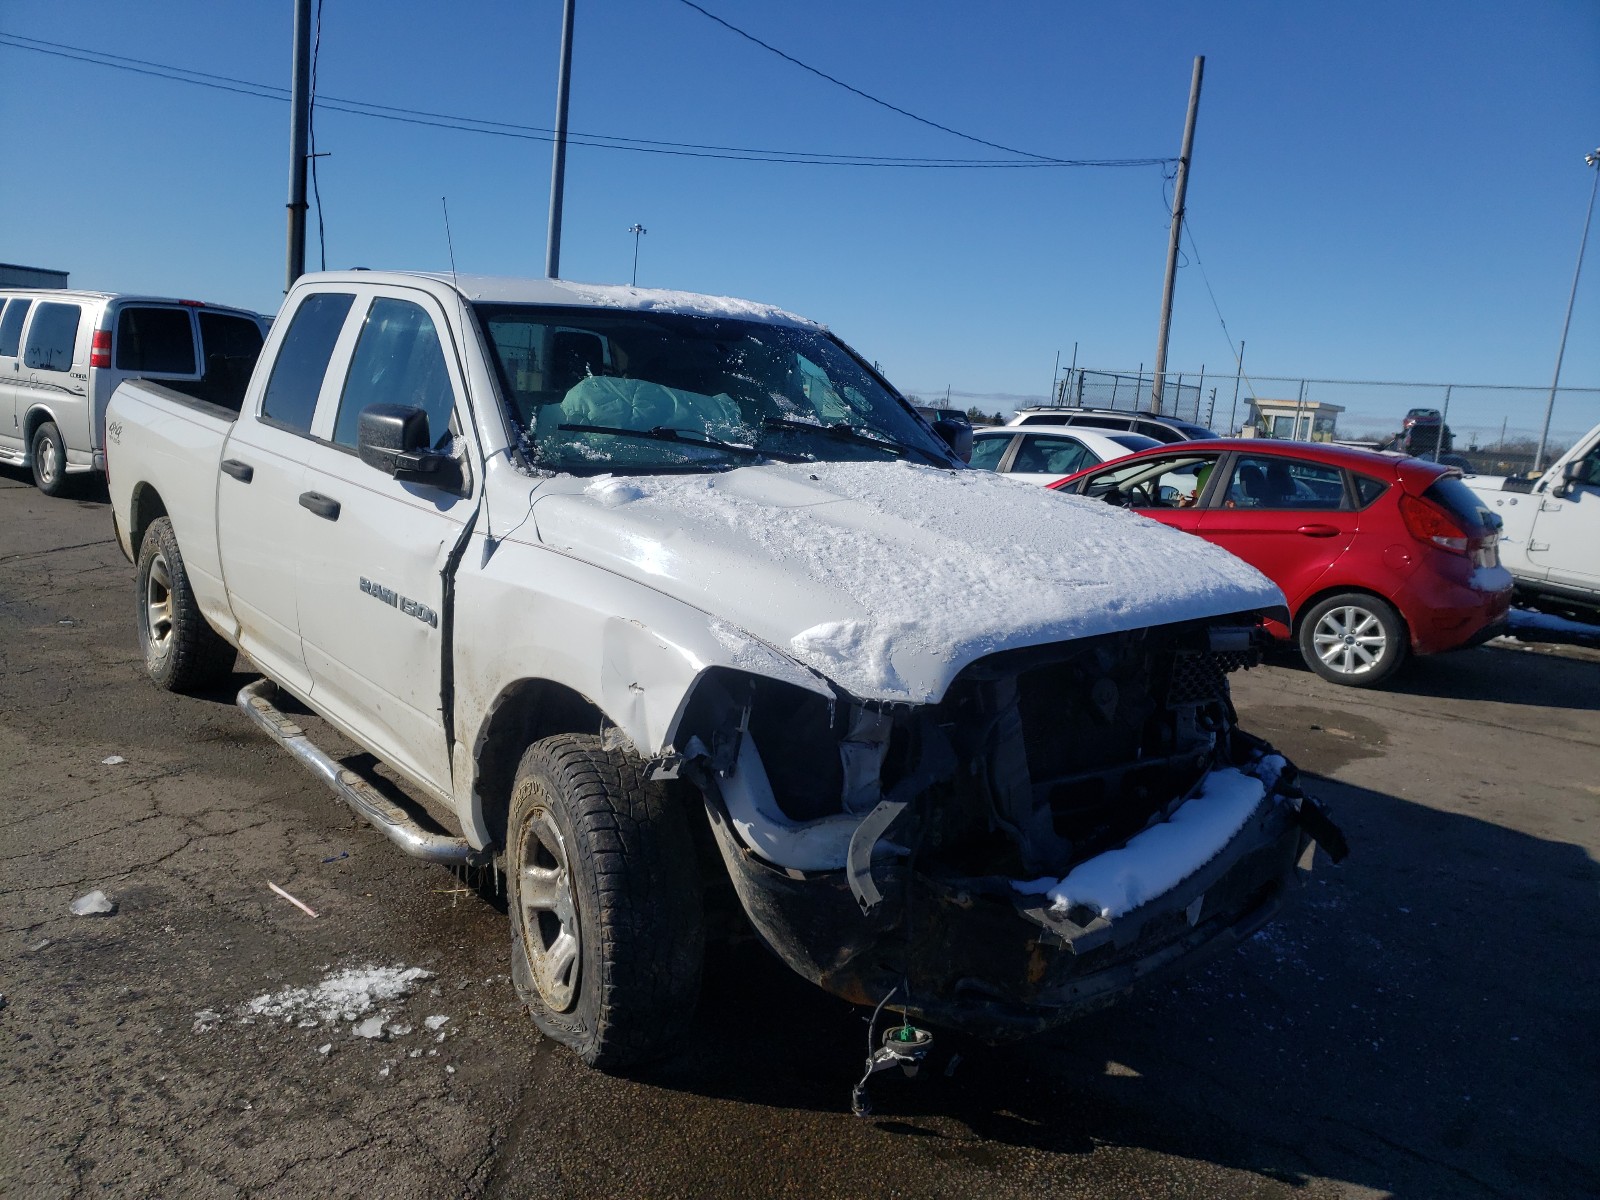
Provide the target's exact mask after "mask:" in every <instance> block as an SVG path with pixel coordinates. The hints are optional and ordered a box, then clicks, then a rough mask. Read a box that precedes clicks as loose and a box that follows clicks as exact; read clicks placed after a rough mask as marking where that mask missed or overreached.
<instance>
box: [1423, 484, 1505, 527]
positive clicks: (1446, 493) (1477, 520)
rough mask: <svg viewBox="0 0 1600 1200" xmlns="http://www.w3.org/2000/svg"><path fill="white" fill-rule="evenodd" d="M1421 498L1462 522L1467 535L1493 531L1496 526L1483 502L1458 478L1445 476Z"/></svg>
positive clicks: (1492, 516)
mask: <svg viewBox="0 0 1600 1200" xmlns="http://www.w3.org/2000/svg"><path fill="white" fill-rule="evenodd" d="M1422 498H1423V499H1424V500H1431V501H1433V503H1435V504H1437V505H1438V506H1439V507H1440V508H1442V509H1444V510H1445V511H1446V512H1447V513H1449V514H1450V515H1451V516H1453V517H1455V518H1456V519H1457V520H1458V521H1461V522H1463V523H1464V524H1465V525H1466V526H1467V527H1468V529H1467V532H1469V533H1473V532H1476V531H1481V530H1488V529H1493V528H1494V527H1495V525H1496V522H1495V520H1494V515H1493V514H1492V513H1491V512H1490V511H1489V510H1488V509H1487V508H1485V507H1484V505H1483V501H1481V500H1479V499H1478V497H1477V496H1476V495H1475V494H1474V493H1473V491H1472V489H1471V488H1469V487H1468V486H1467V485H1466V484H1464V483H1462V482H1461V479H1460V477H1459V476H1456V475H1446V476H1444V477H1443V478H1442V479H1439V480H1437V481H1435V482H1434V484H1433V485H1432V486H1431V487H1430V488H1428V490H1427V491H1425V492H1423V493H1422Z"/></svg>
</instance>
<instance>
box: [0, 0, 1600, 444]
mask: <svg viewBox="0 0 1600 1200" xmlns="http://www.w3.org/2000/svg"><path fill="white" fill-rule="evenodd" d="M703 2H704V5H705V7H706V8H708V9H710V10H711V11H712V12H714V13H717V14H718V15H720V16H722V17H724V18H725V19H727V20H728V21H730V22H732V23H734V24H737V25H739V26H741V27H742V28H744V29H747V30H748V31H750V32H751V33H753V34H755V35H757V36H759V37H761V38H763V39H764V40H766V41H768V42H771V43H773V44H774V45H777V46H779V47H781V48H782V49H784V50H785V51H787V52H788V53H790V54H792V55H794V56H795V57H797V58H800V59H802V60H804V61H806V62H808V63H810V64H812V65H814V66H816V67H818V68H820V69H822V70H825V71H827V72H829V73H831V74H833V75H836V76H838V77H839V78H841V79H843V80H845V81H848V82H850V83H852V84H853V85H855V86H856V87H859V88H861V89H862V90H864V91H867V92H870V93H872V94H873V95H876V96H879V97H882V98H883V99H885V100H887V101H890V102H892V103H893V104H896V105H898V106H901V107H903V108H906V109H909V110H911V111H913V112H915V113H917V114H920V115H922V116H924V117H927V118H928V119H930V120H933V121H937V122H939V123H942V124H945V125H949V126H952V127H954V128H956V129H959V130H962V131H965V132H969V133H972V134H974V135H976V136H979V137H982V138H986V139H989V140H992V141H996V142H1000V143H1004V144H1006V145H1009V146H1014V147H1020V148H1022V149H1025V150H1028V151H1032V152H1034V153H1037V154H1041V155H1046V156H1053V157H1068V158H1102V157H1114V158H1125V157H1158V158H1159V157H1175V156H1176V154H1177V152H1178V145H1179V140H1180V135H1181V132H1182V122H1183V112H1184V104H1185V100H1186V97H1187V94H1188V87H1189V77H1190V67H1191V61H1192V58H1193V56H1194V55H1195V54H1204V55H1205V56H1206V76H1205V89H1204V94H1203V98H1202V102H1201V111H1200V121H1199V130H1198V134H1197V138H1196V147H1195V159H1194V167H1193V171H1192V174H1191V178H1190V187H1189V219H1190V227H1191V230H1192V232H1193V234H1194V237H1195V239H1196V245H1197V247H1198V250H1199V255H1200V258H1201V260H1202V261H1203V263H1204V271H1205V274H1206V276H1207V277H1208V278H1209V281H1210V285H1211V288H1212V289H1213V290H1214V292H1215V295H1216V300H1217V304H1218V305H1219V306H1220V308H1221V311H1222V313H1223V315H1224V316H1225V317H1226V319H1227V323H1228V328H1229V331H1230V332H1231V334H1232V336H1233V338H1234V339H1235V340H1237V339H1239V338H1241V337H1242V338H1244V339H1245V340H1246V342H1247V349H1246V367H1247V369H1253V370H1255V371H1259V372H1263V373H1267V374H1284V375H1311V376H1320V377H1330V378H1358V379H1408V380H1409V379H1417V380H1438V381H1447V380H1450V381H1456V382H1461V383H1469V382H1471V383H1516V384H1521V383H1528V384H1543V385H1545V386H1548V381H1549V378H1550V374H1551V371H1552V369H1553V367H1554V360H1555V350H1556V342H1557V338H1558V336H1559V333H1560V323H1561V317H1562V313H1563V311H1564V307H1565V304H1566V300H1567V291H1568V287H1569V285H1570V283H1571V278H1572V268H1573V263H1574V260H1575V258H1576V254H1577V247H1578V238H1579V235H1580V233H1581V227H1582V220H1583V215H1584V206H1585V204H1586V202H1587V199H1588V195H1589V188H1590V185H1591V182H1592V178H1593V176H1592V174H1591V173H1590V171H1589V170H1588V169H1587V168H1586V167H1585V166H1584V165H1583V155H1584V153H1585V152H1586V151H1588V150H1592V149H1594V148H1595V147H1596V146H1597V145H1600V5H1597V4H1595V3H1594V2H1593V0H1530V2H1529V3H1525V4H1517V5H1508V4H1504V3H1471V2H1454V3H1442V2H1441V3H1408V4H1403V5H1397V4H1393V3H1392V2H1385V3H1343V4H1337V5H1332V4H1325V5H1306V4H1281V3H1272V2H1261V3H1240V2H1226V0H1221V2H1216V3H1207V4H1177V3H1166V4H1156V3H1125V4H1115V5H1109V4H1099V5H1090V4H1085V3H1067V2H1062V0H1056V2H1054V3H1013V4H1009V5H1005V6H998V5H997V6H982V7H980V6H974V5H969V4H958V3H954V2H951V0H924V2H922V3H909V2H902V0H885V2H883V3H878V4H871V5H863V4H860V3H846V2H844V0H808V3H805V4H782V5H780V4H767V3H749V2H746V3H743V4H739V3H736V2H735V0H703ZM560 7H561V6H560V3H559V0H541V2H539V3H526V2H518V3H487V2H486V3H470V2H463V3H454V4H439V3H436V2H434V3H423V2H422V0H385V2H383V3H379V2H377V0H324V5H323V17H322V41H321V56H320V65H319V74H320V89H321V92H322V93H323V94H324V95H325V96H335V97H347V98H352V99H359V100H365V101H371V102H374V103H378V104H386V105H392V106H398V107H404V108H411V109H421V110H428V111H431V112H439V113H448V114H459V115H463V116H472V117H479V118H487V119H492V120H500V121H505V122H511V123H516V124H524V125H539V126H548V125H549V124H550V123H551V121H552V114H553V105H554V93H555V70H556V57H557V39H558V34H559V27H560ZM291 12H292V6H291V4H290V3H289V0H277V2H274V3H254V4H243V3H231V4H218V3H214V2H206V3H198V2H179V0H173V2H168V3H163V4H159V5H154V4H137V5H135V4H128V3H126V2H125V0H124V2H119V3H99V2H87V0H85V2H78V0H42V2H41V0H4V3H3V5H0V34H9V35H19V36H22V37H26V38H34V39H44V40H48V41H52V42H57V43H61V44H65V45H69V46H75V47H83V48H87V49H90V50H95V51H102V52H107V53H112V54H119V55H124V56H128V57H132V58H138V59H145V60H149V61H152V62H157V63H163V64H172V65H177V66H184V67H188V68H191V69H194V70H200V71H206V72H211V73H213V74H218V75H224V76H231V77H235V78H239V79H245V80H252V81H260V82H264V83H271V84H278V85H287V83H288V78H289V51H290V41H291V26H290V22H291ZM0 69H3V71H4V78H5V81H6V83H5V87H4V89H3V94H4V101H3V106H0V112H3V113H4V115H5V117H6V119H7V124H8V126H9V127H10V129H11V133H12V138H11V141H12V145H13V146H14V147H16V148H17V152H16V153H15V154H14V156H13V157H12V159H11V165H10V166H9V167H8V168H7V169H6V170H5V171H4V173H3V179H4V182H3V184H0V230H3V231H4V233H3V234H0V261H9V262H21V263H26V264H30V265H38V266H48V267H56V268H62V269H67V270H70V271H71V272H72V279H73V283H74V285H75V286H85V287H100V288H107V289H111V290H137V291H148V292H157V293H164V294H165V293H173V294H182V295H186V296H198V297H201V298H205V299H211V300H216V301H223V302H231V303H238V304H244V305H247V306H250V307H255V308H260V309H264V310H268V311H270V310H272V309H274V308H275V307H276V305H277V303H278V300H279V299H280V295H281V291H282V285H283V270H284V268H283V257H284V208H283V205H284V201H285V199H286V195H287V159H288V125H289V113H288V106H287V104H286V103H282V102H279V101H274V100H267V99H261V98H257V97H253V96H243V95H234V94H229V93H225V92H219V91H213V90H206V89H202V88H198V87H193V86H188V85H185V84H181V83H176V82H171V81H168V80H165V79H158V78H152V77H149V76H144V75H138V74H132V73H127V72H123V71H116V70H110V69H107V68H105V67H102V66H95V65H90V64H87V63H83V62H78V61H70V60H67V59H63V58H59V57H52V56H47V55H44V54H40V53H36V52H28V51H24V50H20V49H17V48H15V47H14V46H7V45H0ZM571 127H572V129H573V130H574V131H581V132H587V133H595V134H608V135H624V136H631V137H639V138H651V139H658V140H662V141H673V142H694V143H710V144H718V145H728V146H744V147H760V148H768V149H779V150H801V151H818V152H831V153H838V154H858V155H860V154H882V155H896V156H928V157H961V158H966V157H989V156H993V157H1003V156H1001V155H999V154H998V152H995V151H991V150H988V149H987V148H985V147H983V146H979V145H975V144H973V143H971V142H967V141H962V140H959V139H957V138H955V137H953V136H951V135H949V134H946V133H941V132H938V131H936V130H934V129H931V128H928V127H927V126H924V125H921V124H918V123H915V122H913V121H911V120H908V119H907V118H905V117H903V116H899V115H897V114H895V113H892V112H889V111H886V110H885V109H883V108H880V107H876V106H874V105H872V104H869V103H868V102H866V101H864V100H862V99H860V98H859V97H857V96H854V95H851V94H850V93H849V92H846V91H844V90H842V89H839V88H837V87H833V86H831V85H829V84H827V83H825V82H823V81H822V80H820V79H818V78H816V77H815V76H813V75H809V74H807V73H805V72H803V71H801V70H799V69H797V68H795V67H794V66H792V65H790V64H788V63H786V62H784V61H782V60H781V59H779V58H776V57H774V56H773V55H771V54H769V53H767V52H766V51H763V50H761V49H760V48H759V47H757V46H754V45H752V44H750V43H749V42H747V41H744V40H742V39H740V38H738V37H737V36H736V35H734V34H732V33H730V32H728V31H727V30H726V29H724V28H721V27H720V26H718V25H716V24H714V23H712V22H711V21H709V20H707V19H706V18H705V17H704V16H702V15H701V14H699V13H697V12H695V11H694V10H692V9H691V8H689V7H687V6H685V5H684V4H682V3H680V2H679V0H650V2H645V0H578V14H577V22H576V38H575V49H574V63H573V86H572V113H571ZM317 140H318V148H319V149H320V150H322V151H326V152H328V153H329V154H330V157H328V158H324V159H322V160H321V162H320V166H319V177H320V185H321V196H322V203H323V216H324V224H325V227H326V233H327V259H328V265H329V266H330V267H346V266H351V265H362V266H370V267H417V268H424V269H445V268H447V266H448V259H447V255H446V247H445V237H444V229H443V221H442V218H441V215H440V203H439V200H440V197H441V196H448V197H449V204H450V215H451V219H452V224H453V227H454V236H455V250H456V262H457V266H458V267H459V268H460V269H461V270H462V271H464V272H465V271H472V272H485V273H491V274H512V275H537V274H540V273H542V271H543V265H544V238H545V219H546V211H547V206H548V188H549V170H550V147H549V145H548V143H545V142H540V141H530V140H519V139H512V138H503V137H492V136H485V135H481V134H474V133H463V132H451V131H445V130H439V129H433V128H425V127H421V126H417V125H410V124H401V123H396V122H391V121H383V120H375V119H371V118H368V117H362V116H356V115H351V114H346V113H340V112H333V111H321V112H320V113H319V116H318V120H317ZM1169 189H1170V185H1169V184H1164V180H1163V169H1162V168H1161V167H1159V166H1147V167H1129V168H1115V169H1113V168H1077V169H1072V168H1059V169H1052V168H1043V169H986V170H964V171H934V170H909V169H882V168H852V167H827V166H800V165H789V164H772V163H766V164H756V163H738V162H727V161H718V160H713V159H704V158H686V157H670V156H665V155H658V154H644V153H632V152H624V151H618V150H609V149H596V148H588V147H573V148H572V150H571V151H570V154H569V158H568V168H567V203H566V223H565V232H566V236H565V242H564V246H563V250H562V268H563V274H564V275H566V276H567V277H569V278H574V279H584V280H595V281H608V282H626V281H627V279H628V274H629V271H630V268H631V265H632V253H633V238H632V237H631V236H630V235H629V234H628V233H627V232H626V230H627V228H628V226H629V225H631V224H633V223H634V222H640V223H642V224H643V225H644V226H645V227H646V228H647V229H648V230H649V233H648V234H647V235H645V237H644V239H643V243H642V246H641V251H640V261H639V282H640V283H641V285H654V286H664V287H676V288H685V289H690V290H695V291H707V292H715V293H724V294H732V295H740V296H748V297H751V298H755V299H761V300H767V301H772V302H774V303H778V304H781V305H784V306H785V307H788V308H791V309H794V310H796V311H798V312H802V313H805V314H806V315H808V316H812V317H815V318H817V319H819V320H823V321H826V322H827V323H829V324H830V325H832V326H833V327H834V328H835V329H836V330H838V331H839V333H840V334H841V335H842V336H843V337H845V339H846V340H848V341H850V342H851V343H852V344H853V345H855V346H856V347H857V349H859V350H860V351H862V352H863V353H864V354H866V355H867V356H868V357H871V358H874V359H876V360H878V361H879V362H881V363H882V365H883V367H884V369H885V371H886V372H887V374H888V375H889V377H890V378H891V379H893V380H894V381H895V382H896V383H897V384H899V385H900V386H901V387H902V389H905V390H910V391H918V392H922V393H924V394H929V393H932V392H934V391H942V390H943V388H944V387H945V386H947V385H948V386H950V387H951V388H952V389H953V390H954V391H955V392H958V393H959V392H967V393H978V394H985V395H995V396H1004V395H1016V396H1025V395H1029V394H1033V395H1036V396H1042V395H1043V394H1044V393H1045V392H1046V391H1047V389H1048V387H1049V384H1050V380H1051V377H1052V373H1053V370H1054V356H1055V354H1056V352H1057V351H1060V352H1061V354H1062V356H1063V363H1065V361H1066V359H1067V358H1069V357H1070V355H1071V351H1072V346H1073V343H1074V342H1077V343H1078V346H1079V349H1078V357H1079V362H1080V364H1081V365H1089V366H1100V367H1112V368H1124V367H1125V368H1133V367H1135V366H1136V365H1138V364H1139V363H1145V364H1148V363H1150V362H1151V361H1152V359H1153V357H1154V353H1155V341H1156V333H1157V318H1158V313H1159V303H1160V288H1161V277H1162V271H1163V267H1164V263H1165V254H1166V238H1167V224H1168V210H1167V207H1166V204H1167V200H1166V194H1167V191H1168V190H1169ZM314 220H315V215H314V214H313V223H314ZM1597 240H1600V239H1597ZM309 257H310V260H311V263H312V265H313V266H314V265H315V264H316V262H317V259H318V251H317V247H316V243H315V241H314V240H313V242H312V244H311V247H310V252H309ZM1589 259H1590V261H1589V263H1588V267H1587V269H1586V273H1585V277H1584V279H1583V281H1582V285H1581V287H1580V291H1579V295H1578V304H1577V308H1576V310H1575V312H1574V315H1573V323H1572V334H1571V339H1570V341H1569V344H1568V350H1567V360H1566V366H1565V369H1564V371H1563V376H1562V382H1563V383H1564V384H1568V385H1581V386H1590V387H1600V261H1596V259H1600V247H1597V246H1593V245H1592V246H1591V247H1590V254H1589ZM1170 362H1171V365H1172V367H1173V369H1174V370H1180V369H1181V370H1187V371H1190V372H1193V371H1195V370H1197V369H1198V368H1199V367H1200V366H1201V365H1202V364H1205V365H1206V366H1207V369H1208V371H1210V372H1212V373H1220V374H1229V375H1231V373H1232V359H1231V356H1230V351H1229V346H1228V343H1227V341H1226V340H1225V338H1224V335H1223V333H1222V330H1221V328H1220V326H1219V322H1218V317H1217V313H1216V311H1215V310H1214V308H1213V305H1212V300H1211V298H1210V296H1209V295H1208V293H1207V289H1206V286H1205V281H1204V280H1203V279H1202V277H1201V272H1200V270H1199V269H1198V268H1196V267H1195V266H1194V265H1192V263H1191V265H1188V266H1186V267H1185V268H1184V269H1183V270H1181V271H1180V272H1179V275H1178V292H1177V302H1176V310H1175V316H1174V321H1173V331H1172V348H1171V353H1170ZM1230 382H1231V381H1230ZM1229 390H1231V389H1229ZM1596 407H1597V408H1600V402H1597V404H1596ZM1596 415H1600V412H1597V413H1596ZM1593 419H1594V417H1590V418H1589V421H1592V420H1593ZM1569 423H1570V422H1569ZM1582 423H1583V424H1587V423H1588V421H1584V422H1582Z"/></svg>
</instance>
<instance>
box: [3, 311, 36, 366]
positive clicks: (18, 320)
mask: <svg viewBox="0 0 1600 1200" xmlns="http://www.w3.org/2000/svg"><path fill="white" fill-rule="evenodd" d="M32 307H33V301H32V300H12V301H11V302H10V303H9V304H7V305H6V311H5V315H4V316H3V317H0V358H15V357H16V356H17V350H18V348H19V347H20V346H21V345H22V323H23V322H24V321H25V320H27V319H28V309H30V308H32Z"/></svg>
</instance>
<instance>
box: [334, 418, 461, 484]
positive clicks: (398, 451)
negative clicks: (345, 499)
mask: <svg viewBox="0 0 1600 1200" xmlns="http://www.w3.org/2000/svg"><path fill="white" fill-rule="evenodd" d="M356 453H357V454H359V455H360V456H361V461H362V462H364V463H366V464H367V466H369V467H371V468H372V469H373V470H375V471H382V472H383V473H384V474H385V475H392V476H394V478H395V479H396V480H397V481H398V482H400V483H425V484H428V485H429V486H430V487H437V488H445V489H446V490H450V491H459V490H460V488H461V485H462V483H463V481H464V476H463V475H462V472H461V464H460V463H459V462H458V461H457V460H456V459H455V458H454V457H453V456H451V455H449V454H439V453H436V452H435V451H434V450H432V449H431V441H430V439H429V436H428V414H427V413H425V412H424V411H423V410H422V409H420V408H417V407H415V406H413V405H410V404H369V405H367V407H365V408H363V409H362V410H361V419H360V423H359V424H358V425H357V426H356Z"/></svg>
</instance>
